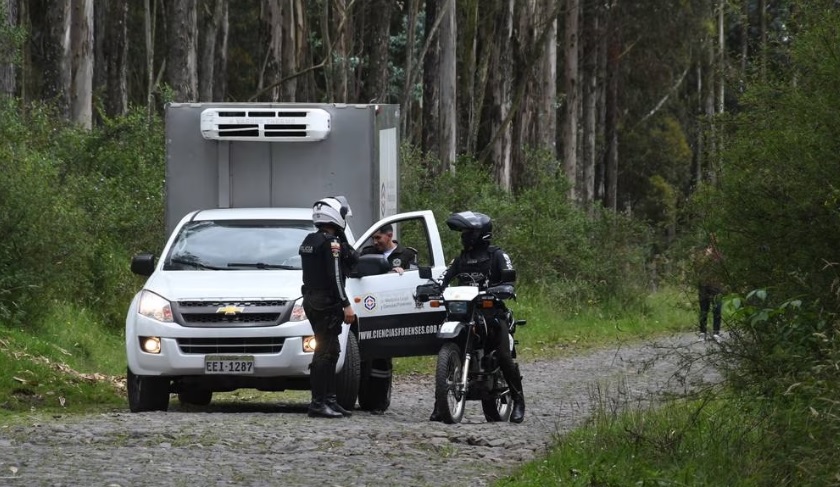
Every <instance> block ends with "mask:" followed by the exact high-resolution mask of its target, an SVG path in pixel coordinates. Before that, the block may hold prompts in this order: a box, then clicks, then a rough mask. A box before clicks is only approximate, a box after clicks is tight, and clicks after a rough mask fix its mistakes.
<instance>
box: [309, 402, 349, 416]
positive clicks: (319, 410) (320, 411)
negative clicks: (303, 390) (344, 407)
mask: <svg viewBox="0 0 840 487" xmlns="http://www.w3.org/2000/svg"><path fill="white" fill-rule="evenodd" d="M307 415H308V416H309V417H310V418H343V417H344V415H343V414H341V413H339V412H337V411H333V409H332V408H331V407H329V406H328V405H327V403H325V402H324V401H318V400H314V399H313V400H312V402H311V403H309V411H308V412H307Z"/></svg>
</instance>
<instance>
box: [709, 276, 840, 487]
mask: <svg viewBox="0 0 840 487" xmlns="http://www.w3.org/2000/svg"><path fill="white" fill-rule="evenodd" d="M778 301H779V300H778V299H773V296H772V295H771V294H770V293H768V292H767V291H766V290H763V289H759V290H754V291H751V292H750V293H748V294H746V295H745V296H739V295H735V296H732V297H731V298H730V299H729V300H728V301H727V303H726V308H727V311H728V312H729V313H731V316H732V318H731V320H729V326H730V328H731V330H732V339H731V340H729V341H727V343H726V348H725V350H726V352H727V353H726V358H727V359H728V360H726V361H723V363H722V366H723V368H724V371H725V373H726V377H727V379H728V382H729V384H730V385H731V386H732V387H733V388H734V389H735V391H737V392H739V393H741V394H743V395H744V396H746V397H752V398H755V400H754V401H753V402H754V405H753V407H752V408H751V412H752V413H753V414H757V415H761V416H764V417H767V425H766V430H767V436H768V438H771V439H772V441H773V443H774V444H776V445H777V446H776V447H775V448H774V449H773V452H772V458H773V462H772V465H773V472H772V475H774V476H775V477H776V478H777V479H778V480H783V481H784V483H786V484H790V485H803V482H814V484H813V485H824V484H821V482H818V481H816V479H824V480H825V481H827V480H829V479H834V476H835V475H837V474H838V472H837V470H836V462H834V458H835V456H836V451H835V446H834V445H835V439H836V438H837V436H838V435H840V420H838V417H837V414H836V409H837V397H838V395H840V377H838V374H837V364H838V363H840V319H838V316H837V314H836V313H831V312H827V311H826V310H825V308H824V306H822V305H821V303H818V302H813V301H803V300H801V299H789V300H784V301H782V302H781V303H780V304H773V303H774V302H778ZM835 480H836V479H835ZM780 483H781V482H780ZM776 485H778V484H776Z"/></svg>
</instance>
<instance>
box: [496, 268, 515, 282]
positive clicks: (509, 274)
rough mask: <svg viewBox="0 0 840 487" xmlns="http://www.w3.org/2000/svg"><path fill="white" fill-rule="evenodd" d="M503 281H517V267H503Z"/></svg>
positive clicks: (501, 277)
mask: <svg viewBox="0 0 840 487" xmlns="http://www.w3.org/2000/svg"><path fill="white" fill-rule="evenodd" d="M499 277H500V279H501V282H516V269H502V273H501V275H500V276H499Z"/></svg>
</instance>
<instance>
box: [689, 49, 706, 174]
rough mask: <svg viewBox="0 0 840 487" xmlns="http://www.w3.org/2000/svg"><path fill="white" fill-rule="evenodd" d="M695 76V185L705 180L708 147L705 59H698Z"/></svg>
mask: <svg viewBox="0 0 840 487" xmlns="http://www.w3.org/2000/svg"><path fill="white" fill-rule="evenodd" d="M695 78H696V79H697V87H696V91H697V106H696V108H695V109H696V112H695V113H696V116H695V120H696V121H695V122H694V127H695V128H694V132H695V134H694V137H695V141H696V148H695V150H694V171H693V172H692V177H693V179H694V185H695V187H696V186H699V185H700V183H702V182H703V165H704V161H705V159H706V149H705V139H706V135H705V133H704V127H705V125H706V124H705V123H704V122H703V120H704V118H705V117H703V112H704V108H703V100H704V98H703V61H702V60H698V61H697V68H696V74H695Z"/></svg>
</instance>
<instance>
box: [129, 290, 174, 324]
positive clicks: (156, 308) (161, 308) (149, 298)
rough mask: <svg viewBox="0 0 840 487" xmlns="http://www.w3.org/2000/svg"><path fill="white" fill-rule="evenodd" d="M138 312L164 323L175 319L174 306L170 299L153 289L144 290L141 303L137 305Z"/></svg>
mask: <svg viewBox="0 0 840 487" xmlns="http://www.w3.org/2000/svg"><path fill="white" fill-rule="evenodd" d="M137 312H138V313H140V314H141V315H143V316H145V317H147V318H151V319H153V320H158V321H163V322H164V323H172V322H173V321H175V320H174V319H173V317H172V306H171V305H170V304H169V301H167V300H165V299H163V298H162V297H160V296H158V295H157V294H155V293H153V292H151V291H146V290H144V291H143V293H142V294H141V295H140V305H139V306H138V307H137Z"/></svg>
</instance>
